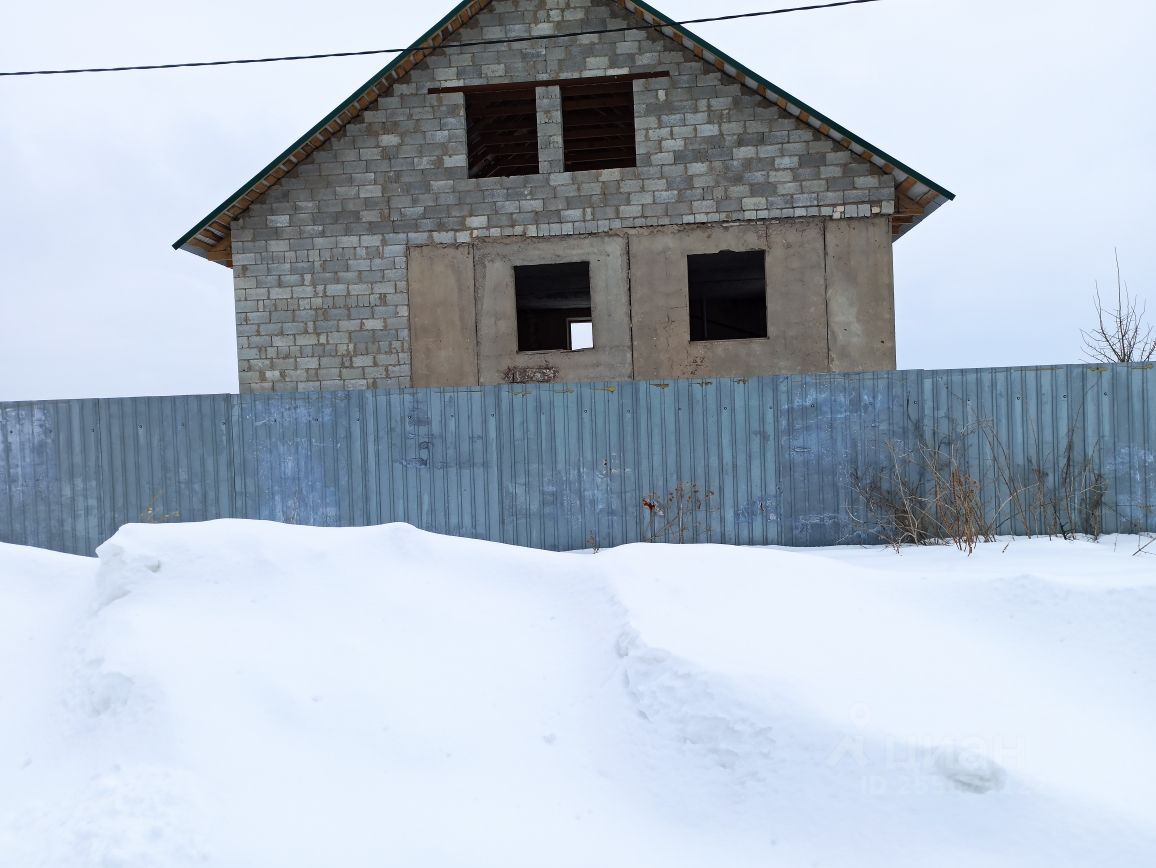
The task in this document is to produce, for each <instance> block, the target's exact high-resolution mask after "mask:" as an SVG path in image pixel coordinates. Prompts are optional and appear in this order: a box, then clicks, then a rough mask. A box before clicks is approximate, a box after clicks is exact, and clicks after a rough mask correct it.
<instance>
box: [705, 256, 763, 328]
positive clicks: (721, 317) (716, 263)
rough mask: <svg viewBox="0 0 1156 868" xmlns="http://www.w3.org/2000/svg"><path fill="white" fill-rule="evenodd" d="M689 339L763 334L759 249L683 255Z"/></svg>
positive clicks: (761, 275) (761, 261)
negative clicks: (684, 259) (685, 256)
mask: <svg viewBox="0 0 1156 868" xmlns="http://www.w3.org/2000/svg"><path fill="white" fill-rule="evenodd" d="M686 265H687V277H688V281H687V282H688V292H689V303H690V304H689V306H690V339H691V340H692V341H730V340H742V339H744V338H765V337H766V336H767V270H766V255H765V254H764V253H763V251H761V250H751V251H743V252H739V253H736V252H734V251H732V250H724V251H722V252H721V253H706V254H696V255H692V256H688V257H687V258H686Z"/></svg>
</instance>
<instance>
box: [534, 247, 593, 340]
mask: <svg viewBox="0 0 1156 868" xmlns="http://www.w3.org/2000/svg"><path fill="white" fill-rule="evenodd" d="M514 293H515V295H516V296H517V300H518V351H519V352H522V353H526V352H533V351H536V350H569V349H589V347H590V346H593V345H594V333H593V329H592V327H591V330H590V332H589V342H588V346H575V345H574V344H575V338H579V339H581V338H582V337H583V334H582V331H583V330H582V329H580V328H578V325H579V324H580V323H589V322H590V321H591V313H592V311H591V308H590V263H589V262H563V263H559V264H556V265H517V266H515V267H514ZM579 342H580V343H582V342H583V341H581V340H579Z"/></svg>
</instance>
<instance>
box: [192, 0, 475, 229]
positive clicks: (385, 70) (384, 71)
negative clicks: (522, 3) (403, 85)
mask: <svg viewBox="0 0 1156 868" xmlns="http://www.w3.org/2000/svg"><path fill="white" fill-rule="evenodd" d="M472 2H473V0H462V2H461V3H459V4H458V5H457V6H455V7H454V8H453V10H451V11H450V12H448V13H446V15H444V16H443V17H442V19H441V20H440V21H438V23H437V24H435V25H434V26H433V27H431V28H430V29H429V30H427V31H426V32H425V33H424V34H422V35H421V36H419V37H418V38H417V40H416V41H415V42H413V43H412V44H411V45H410V46H409V48H407V49H406V50H405V51H403V52H401V53H400V54H399V55H398V56H397V57H395V58H394V59H393V60H391V61H390V62H389V63H387V64H386V65H385V66H383V67H382V68H381V69H380V70H378V71H377V72H376V73H374V75H373V76H372V77H371V78H369V79H368V80H367V81H366V82H365V84H363V85H361V87H359V88H358V89H357V90H355V91H354V92H353V93H351V94H350V95H349V96H348V97H346V98H345V100H343V101H342V102H341V103H340V105H338V106H337V108H335V109H334V110H333V111H331V112H330V113H329V114H327V115H326V116H325V117H324V118H323V119H322V120H320V121H319V122H317V123H316V124H314V125H313V126H312V127H310V129H309V132H307V133H305V135H303V136H301V137H300V138H299V139H297V141H295V142H294V143H293V144H291V145H290V146H289V147H287V148H286V149H285V150H284V151H282V152H281V153H280V154H279V155H278V156H277V157H276V158H275V159H273V161H272V162H270V163H269V164H268V165H267V166H265V168H263V169H262V170H261V171H259V172H258V173H257V174H256V175H254V176H253V177H252V178H250V179H249V180H248V181H247V182H246V183H244V184H242V185H241V187H240V188H238V189H237V191H236V192H235V193H233V195H231V196H229V198H227V199H226V200H225V201H224V202H222V203H221V204H220V205H218V206H217V207H216V208H215V209H214V210H213V211H211V212H210V213H209V215H208V216H207V217H205V218H204V219H203V220H201V221H200V222H199V223H198V224H197V225H196V226H195V227H193V228H192V229H191V230H190V231H188V232H186V233H185V234H184V235H182V236H181V238H180V240H179V241H177V242H176V243H175V244H173V249H174V250H180V249H181V248H182V247H184V246H185V244H187V243H188V242H189V241H190V240H191V239H192V238H193V237H194V236H196V234H197V233H198V232H200V231H201V230H202V229H204V228H205V227H206V226H208V225H209V224H210V223H212V222H213V221H214V220H215V219H217V215H219V214H220V213H221V212H222V211H224V210H225V209H226V208H228V207H229V206H230V205H232V204H233V203H234V202H236V201H237V199H239V198H240V197H241V194H242V193H244V192H245V191H246V190H248V189H249V188H251V187H252V186H253V185H254V184H256V183H257V182H258V181H260V180H261V179H262V178H264V177H265V176H266V175H268V174H269V173H270V172H271V171H273V169H275V168H277V166H279V165H281V163H283V162H285V160H286V159H288V158H289V156H290V155H291V154H292V153H293V152H294V151H295V150H297V149H298V148H299V147H301V146H302V145H303V144H305V143H306V142H307V141H309V140H310V139H311V138H313V137H314V136H315V135H317V133H319V132H320V131H321V130H322V128H324V127H325V126H326V125H327V124H329V123H330V122H331V121H332V120H334V119H335V118H336V117H337V116H338V115H339V114H341V113H342V112H343V111H345V110H346V109H347V108H348V107H349V104H350V103H351V102H354V101H355V100H356V99H357V98H358V97H360V96H361V95H362V94H363V93H365V91H367V90H368V89H369V88H370V86H372V85H373V84H374V83H375V82H377V81H378V80H379V79H381V78H384V77H385V76H386V75H388V74H389V73H391V72H392V71H393V70H394V68H395V67H396V66H398V65H399V64H400V63H401V62H402V61H403V60H405V58H407V57H409V56H410V55H411V54H413V53H414V51H416V50H417V49H419V48H421V44H422V43H423V42H425V41H426V40H427V39H431V38H432V37H433V36H434V35H436V34H437V32H438V31H439V30H441V29H442V28H443V27H445V26H446V25H447V24H449V23H450V21H451V20H453V19H454V18H455V17H456V16H458V15H460V14H461V13H462V11H463V10H464V9H465V8H466V7H467V6H469V5H470V3H472Z"/></svg>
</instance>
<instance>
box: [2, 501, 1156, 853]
mask: <svg viewBox="0 0 1156 868" xmlns="http://www.w3.org/2000/svg"><path fill="white" fill-rule="evenodd" d="M1135 543H1136V541H1135V538H1124V537H1121V538H1118V539H1107V540H1104V541H1101V542H1100V543H1098V544H1094V543H1087V542H1081V543H1068V542H1061V541H1043V540H1036V541H1027V540H1017V541H1014V542H1011V543H1010V545H1008V544H1007V543H1006V541H1004V542H1001V543H999V544H993V545H987V546H983V547H981V548H980V550H979V551H978V552H977V553H976V554H975V555H974V556H973V557H971V558H968V557H966V556H964V555H962V554H960V553H959V552H957V551H955V550H954V549H919V550H905V551H904V552H903V553H902V554H901V555H897V554H895V553H894V552H891V551H887V550H882V549H828V550H809V551H801V550H781V549H736V548H725V547H721V546H693V547H692V546H688V547H673V546H658V545H639V546H629V547H626V548H622V549H618V550H613V551H603V552H599V553H597V554H591V553H574V554H550V553H544V552H536V551H527V550H522V549H515V548H509V547H504V546H499V545H493V544H489V543H480V542H474V541H468V540H459V539H450V538H444V537H437V536H433V535H431V534H426V533H423V532H420V531H417V530H414V529H413V528H410V527H407V526H401V525H391V526H387V527H381V528H373V529H362V530H317V529H308V528H289V527H284V526H279V525H272V524H262V523H252V522H214V523H209V524H203V525H179V526H178V525H172V526H168V525H156V526H130V527H127V528H125V529H124V530H122V531H121V532H120V533H118V534H117V535H116V537H114V538H113V539H112V540H111V541H110V542H109V543H107V544H106V545H105V546H104V547H103V548H102V549H101V552H100V558H99V562H97V561H96V560H89V559H84V558H72V557H67V556H62V555H55V554H49V553H45V552H39V551H33V550H29V549H19V548H14V547H2V546H0V697H2V701H3V712H2V714H0V865H3V866H6V868H24V866H42V865H43V866H54V868H55V866H61V868H88V866H100V868H182V866H194V865H196V866H206V865H207V866H229V868H264V866H272V868H320V866H341V868H360V866H374V868H381V866H399V868H400V866H404V868H420V866H437V868H442V866H446V868H448V866H455V868H458V866H460V868H488V866H493V868H518V866H526V868H558V866H575V868H579V866H580V868H592V866H602V868H614V866H623V868H626V866H629V868H650V866H654V868H676V866H696V868H700V866H712V868H713V866H726V868H742V866H760V868H766V866H784V868H795V866H799V868H804V866H833V868H872V866H880V868H883V866H886V868H904V866H912V868H915V866H918V868H948V866H967V868H998V866H1008V868H1011V866H1014V868H1027V866H1047V868H1059V866H1081V868H1085V866H1093V865H1094V866H1111V868H1132V866H1136V868H1140V866H1150V865H1153V864H1156V558H1152V557H1146V556H1140V557H1133V556H1132V553H1133V552H1134V551H1135V547H1136V544H1135ZM1005 546H1006V549H1005Z"/></svg>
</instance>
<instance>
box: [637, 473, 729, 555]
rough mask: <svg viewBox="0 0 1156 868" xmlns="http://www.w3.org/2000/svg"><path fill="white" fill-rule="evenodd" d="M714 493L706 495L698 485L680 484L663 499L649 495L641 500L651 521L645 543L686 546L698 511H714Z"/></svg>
mask: <svg viewBox="0 0 1156 868" xmlns="http://www.w3.org/2000/svg"><path fill="white" fill-rule="evenodd" d="M713 498H714V492H713V491H707V492H705V493H704V492H703V491H702V490H701V489H700V488H699V486H698V483H697V482H680V483H678V485H676V486H675V487H674V488H673V489H672V490H671V491H669V492H667V494H666V495H665V496H664V497H659V496H658V495H656V494H650V495H647V496H646V497H644V498H642V508H643V509H645V510H646V512H647V514H648V519H649V522H650V534H649V536H647V537H646V538H645V540H644V541H645V542H659V541H670V540H669V537H670V536H671V535H672V534H673V535H674V540H673V541H674V542H678V543H685V542H686V538H687V534H688V533H689V532H690V530H691V527H692V522H693V521H694V516H695V514H696V513H699V512H704V511H705V512H711V511H713V509H714V507H713V506H712V503H711V501H712V499H713Z"/></svg>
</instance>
